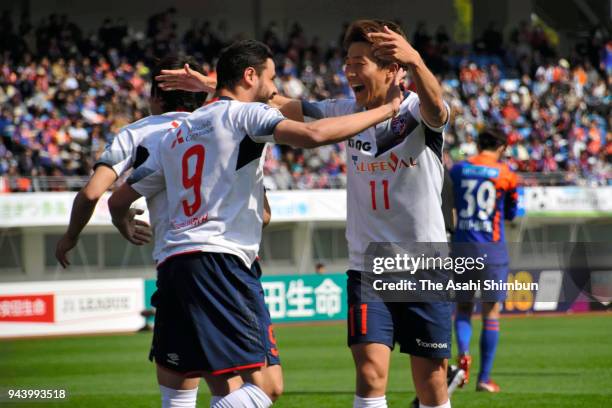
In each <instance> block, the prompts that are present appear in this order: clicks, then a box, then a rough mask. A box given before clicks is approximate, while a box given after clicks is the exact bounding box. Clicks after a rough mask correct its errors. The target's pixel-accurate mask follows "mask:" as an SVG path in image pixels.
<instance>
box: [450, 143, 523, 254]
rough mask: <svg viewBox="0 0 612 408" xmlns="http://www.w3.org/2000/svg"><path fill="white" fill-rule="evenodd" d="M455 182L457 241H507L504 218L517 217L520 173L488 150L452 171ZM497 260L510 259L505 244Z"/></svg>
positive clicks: (458, 164)
mask: <svg viewBox="0 0 612 408" xmlns="http://www.w3.org/2000/svg"><path fill="white" fill-rule="evenodd" d="M450 176H451V179H452V181H453V191H454V198H455V209H456V210H457V228H456V230H455V234H454V236H453V242H474V243H500V244H503V243H504V242H505V236H504V220H511V219H513V218H514V217H515V216H516V209H517V201H518V194H517V192H516V187H517V181H518V179H517V176H516V174H515V173H513V172H512V171H511V170H510V168H509V167H508V166H507V165H505V164H502V163H499V162H498V161H497V160H495V158H494V157H493V156H491V155H489V154H487V153H484V154H483V153H481V154H479V155H476V156H474V157H472V158H470V159H469V160H466V161H463V162H460V163H457V164H456V165H454V166H453V168H452V169H451V171H450ZM495 252H496V261H497V262H498V263H505V262H507V261H508V255H507V251H506V249H505V245H500V248H499V250H497V251H495Z"/></svg>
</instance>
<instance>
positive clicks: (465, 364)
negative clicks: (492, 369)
mask: <svg viewBox="0 0 612 408" xmlns="http://www.w3.org/2000/svg"><path fill="white" fill-rule="evenodd" d="M457 360H458V365H459V368H460V369H462V370H463V374H464V376H463V381H462V382H461V384H460V385H459V387H463V386H464V385H465V384H467V383H469V382H470V366H471V365H472V356H470V355H469V354H463V355H461V356H459V357H458V358H457Z"/></svg>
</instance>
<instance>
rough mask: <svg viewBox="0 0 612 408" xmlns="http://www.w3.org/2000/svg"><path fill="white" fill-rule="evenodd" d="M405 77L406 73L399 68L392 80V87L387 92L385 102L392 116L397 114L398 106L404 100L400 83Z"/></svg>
mask: <svg viewBox="0 0 612 408" xmlns="http://www.w3.org/2000/svg"><path fill="white" fill-rule="evenodd" d="M405 76H406V71H404V70H403V69H402V68H400V69H399V70H398V71H397V73H396V74H395V78H394V79H393V86H391V87H390V88H389V91H388V92H387V98H386V102H387V103H388V104H390V105H391V107H392V108H393V116H395V115H397V114H398V113H399V109H400V105H401V103H402V101H403V100H404V93H403V92H402V88H401V87H400V83H401V82H402V81H403V79H404V77H405Z"/></svg>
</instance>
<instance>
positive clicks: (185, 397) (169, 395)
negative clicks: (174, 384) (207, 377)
mask: <svg viewBox="0 0 612 408" xmlns="http://www.w3.org/2000/svg"><path fill="white" fill-rule="evenodd" d="M159 390H160V391H161V397H162V408H195V406H196V399H197V398H198V388H197V387H196V388H194V389H192V390H175V389H172V388H168V387H164V386H163V385H160V386H159Z"/></svg>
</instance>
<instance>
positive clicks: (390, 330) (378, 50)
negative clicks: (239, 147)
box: [275, 20, 454, 408]
mask: <svg viewBox="0 0 612 408" xmlns="http://www.w3.org/2000/svg"><path fill="white" fill-rule="evenodd" d="M344 46H345V49H346V51H347V56H346V66H345V73H346V76H347V79H348V81H349V84H350V86H351V87H352V89H353V91H354V93H355V99H346V100H325V101H322V102H315V103H307V102H301V103H300V102H287V101H283V100H281V99H280V98H277V100H276V101H275V102H279V104H280V105H281V106H282V109H281V111H283V113H285V114H286V115H287V116H288V117H291V118H296V119H300V118H301V116H304V117H310V118H315V119H318V118H323V117H334V116H338V115H346V114H348V113H353V112H359V111H362V110H370V109H375V108H376V107H377V106H379V105H380V104H381V103H382V101H383V96H384V95H385V94H386V93H387V92H388V91H389V89H390V88H391V87H394V86H395V84H394V83H393V78H394V77H395V76H396V75H397V72H398V70H400V69H402V68H405V69H406V70H407V71H409V73H410V74H411V78H412V80H413V81H414V83H415V86H416V93H414V92H411V93H410V94H409V95H408V97H407V98H406V99H405V100H404V101H403V102H402V104H401V107H400V114H399V115H398V116H397V117H395V118H393V119H390V120H388V121H386V122H384V123H381V124H379V125H376V126H375V127H371V128H369V129H367V130H365V131H363V132H360V133H358V134H355V136H354V137H353V138H351V139H349V141H348V143H347V172H348V176H347V180H348V183H347V217H348V219H347V229H346V237H347V241H348V245H349V263H350V265H349V269H350V270H349V271H348V284H347V285H348V286H347V290H348V302H349V315H348V344H349V346H350V348H351V351H352V353H353V358H354V361H355V366H356V374H357V375H356V376H357V379H356V383H357V384H356V388H357V390H356V395H355V398H354V407H356V408H362V407H373V408H374V407H375V408H382V407H386V406H387V403H386V397H385V392H386V386H387V378H388V373H389V363H390V355H391V350H392V348H393V347H394V345H395V343H398V344H399V345H400V352H402V353H407V354H410V360H411V365H412V378H413V381H414V384H415V388H416V391H417V396H418V398H419V400H420V406H421V407H439V408H442V407H445V408H446V407H450V400H449V396H448V388H447V361H448V358H449V357H450V348H451V305H450V303H448V302H433V301H430V302H421V303H416V302H415V303H409V302H401V303H397V302H388V301H374V302H372V301H369V300H365V299H363V298H362V289H363V288H364V287H363V285H367V283H365V281H366V280H365V279H364V276H367V274H368V273H372V271H371V270H369V268H371V265H367V264H366V262H365V259H366V256H367V251H368V247H369V246H370V245H371V244H373V243H393V242H401V243H426V242H433V243H437V242H446V240H447V238H446V232H445V225H444V219H443V216H442V210H441V190H442V181H443V174H444V172H443V164H442V145H443V141H444V139H443V134H442V132H443V129H444V127H445V125H446V124H447V123H448V120H449V117H450V112H449V108H448V106H447V105H446V103H445V102H444V101H443V99H442V90H441V88H440V85H439V84H438V81H437V80H436V78H435V76H434V75H433V74H432V73H431V72H430V71H429V69H428V68H427V67H426V66H425V64H424V62H423V60H422V59H421V57H420V55H419V54H418V52H417V51H415V50H414V49H413V48H412V47H411V46H410V44H409V43H408V42H407V40H406V38H405V35H404V34H403V33H402V31H401V29H400V28H399V27H398V26H397V25H396V24H394V23H390V22H383V21H379V20H359V21H356V22H354V23H353V24H352V25H351V26H350V27H349V28H348V29H347V32H346V34H345V40H344ZM413 255H416V256H418V255H420V254H413ZM453 385H454V384H453Z"/></svg>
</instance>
